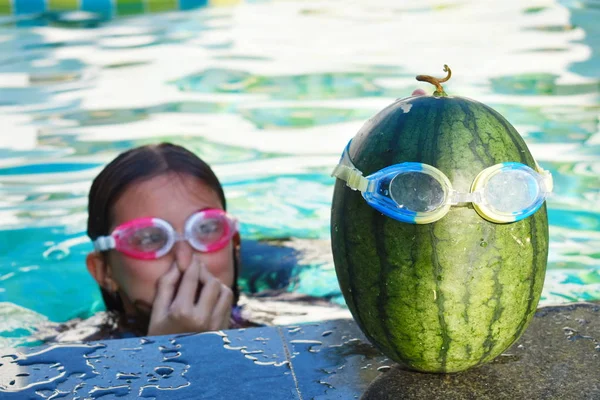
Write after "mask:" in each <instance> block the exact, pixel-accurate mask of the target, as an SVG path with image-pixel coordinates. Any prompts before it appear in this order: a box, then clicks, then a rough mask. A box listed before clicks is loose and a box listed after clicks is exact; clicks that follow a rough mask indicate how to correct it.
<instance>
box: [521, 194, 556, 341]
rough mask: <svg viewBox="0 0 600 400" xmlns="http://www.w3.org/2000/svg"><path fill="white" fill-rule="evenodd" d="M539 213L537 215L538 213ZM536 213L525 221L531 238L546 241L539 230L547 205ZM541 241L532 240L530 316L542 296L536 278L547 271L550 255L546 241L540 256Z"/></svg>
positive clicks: (523, 324) (522, 330)
mask: <svg viewBox="0 0 600 400" xmlns="http://www.w3.org/2000/svg"><path fill="white" fill-rule="evenodd" d="M536 214H537V215H536ZM536 214H534V215H533V216H531V217H529V218H527V219H525V220H524V221H527V222H528V223H529V229H530V232H531V238H532V239H535V238H538V240H539V241H546V237H547V236H545V234H543V233H540V232H538V226H537V225H538V223H543V222H544V221H545V220H546V218H547V216H546V205H545V204H544V205H543V206H542V207H541V208H540V209H539V210H538V211H537V213H536ZM540 214H543V216H541V215H540ZM538 245H539V243H538V241H536V240H532V242H531V246H532V247H533V252H532V267H533V271H532V273H531V279H532V280H533V282H531V284H530V285H529V298H528V302H527V308H526V310H525V315H526V316H529V315H531V314H532V313H534V312H535V307H536V306H537V304H538V301H539V297H540V293H538V292H539V291H537V289H538V288H537V286H538V283H537V282H536V279H537V278H538V275H539V274H540V268H543V271H542V272H545V260H546V258H547V256H548V254H547V250H548V246H547V243H544V244H543V245H542V246H541V248H545V249H546V253H545V254H543V257H541V258H540V247H538ZM543 278H544V276H543V275H542V279H543ZM542 284H543V282H542ZM528 321H529V319H528V318H523V319H522V320H521V322H520V323H519V326H518V327H517V329H516V332H515V335H514V336H513V340H517V339H518V338H519V337H520V336H521V334H522V333H523V332H524V330H525V327H526V325H527V323H528Z"/></svg>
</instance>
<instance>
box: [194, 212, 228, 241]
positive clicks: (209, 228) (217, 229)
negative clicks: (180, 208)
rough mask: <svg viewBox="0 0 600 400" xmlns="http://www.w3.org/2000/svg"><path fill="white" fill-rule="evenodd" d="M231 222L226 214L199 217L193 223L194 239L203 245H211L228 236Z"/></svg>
mask: <svg viewBox="0 0 600 400" xmlns="http://www.w3.org/2000/svg"><path fill="white" fill-rule="evenodd" d="M228 227H229V224H228V222H227V220H226V219H225V217H224V216H217V217H205V218H203V219H197V220H196V221H194V224H193V225H192V228H191V230H192V235H193V239H194V240H195V241H196V242H198V243H202V245H203V246H210V245H211V244H214V243H216V242H218V241H220V240H221V239H222V238H223V237H225V236H226V234H227V231H228Z"/></svg>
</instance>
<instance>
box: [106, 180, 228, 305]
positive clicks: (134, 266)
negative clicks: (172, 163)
mask: <svg viewBox="0 0 600 400" xmlns="http://www.w3.org/2000/svg"><path fill="white" fill-rule="evenodd" d="M205 208H216V209H221V210H222V209H223V205H222V204H221V201H220V200H219V196H218V195H217V193H216V192H215V191H214V190H213V189H211V188H210V187H209V186H208V185H206V184H205V183H204V182H202V181H201V180H199V179H197V178H195V177H193V176H190V175H178V174H174V173H166V174H163V175H159V176H156V177H154V178H151V179H149V180H145V181H141V182H137V183H134V184H132V185H130V186H129V187H128V188H127V189H125V191H124V192H123V194H122V195H121V196H120V197H119V199H118V200H117V202H116V203H115V205H114V207H113V210H112V211H113V215H112V221H111V222H112V224H111V228H110V231H111V232H112V230H113V229H114V228H115V227H117V226H118V225H120V224H123V223H125V222H128V221H131V220H133V219H136V218H142V217H156V218H161V219H163V220H165V221H167V222H168V223H169V224H171V226H172V227H173V228H174V229H175V231H176V232H178V233H183V231H184V226H185V222H186V220H187V219H188V218H189V217H190V215H192V214H193V213H194V212H196V211H198V210H201V209H205ZM232 242H233V240H231V241H230V242H229V243H228V244H227V246H225V247H224V248H222V249H220V250H217V251H215V252H212V253H200V252H198V251H197V250H195V249H194V248H193V247H192V246H191V245H190V244H189V243H188V242H187V241H179V242H177V243H175V245H174V246H173V248H172V249H171V251H170V252H169V253H167V254H166V255H164V256H162V257H160V258H158V259H156V260H139V259H135V258H131V257H128V256H126V255H124V254H122V253H120V252H118V251H114V250H112V251H110V252H109V253H108V257H107V258H106V259H107V264H106V265H105V268H106V278H108V279H109V281H108V282H110V284H111V286H113V287H112V288H111V289H112V291H114V290H115V289H116V290H118V292H119V293H120V295H121V298H122V300H123V305H124V307H125V312H126V313H127V314H132V313H136V312H137V311H142V312H149V311H150V310H151V307H152V303H153V302H154V297H155V295H156V288H157V281H158V279H159V278H160V277H161V276H162V275H164V274H165V273H166V272H167V271H168V270H169V268H170V267H171V265H173V263H176V265H177V267H178V268H179V269H180V271H181V272H184V271H185V270H186V269H187V268H188V267H189V265H190V263H191V262H192V256H193V255H194V254H196V258H197V260H199V261H201V262H202V263H204V264H205V265H206V267H207V269H208V270H209V271H210V273H212V274H213V275H214V276H215V277H216V278H217V279H219V280H220V281H221V282H222V283H223V284H224V285H227V286H228V287H231V286H232V285H233V280H234V251H233V243H232ZM100 284H101V285H102V282H100ZM103 286H104V287H106V285H103Z"/></svg>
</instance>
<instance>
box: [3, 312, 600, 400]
mask: <svg viewBox="0 0 600 400" xmlns="http://www.w3.org/2000/svg"><path fill="white" fill-rule="evenodd" d="M98 397H105V398H138V397H140V398H150V399H152V398H155V399H177V400H183V399H235V400H240V399H282V400H283V399H302V400H306V399H317V400H318V399H344V400H346V399H358V398H363V399H432V398H445V399H472V398H477V399H515V398H526V399H549V398H560V399H599V398H600V303H574V304H570V305H565V306H556V307H544V308H541V309H539V310H538V312H537V314H536V317H535V318H534V320H533V322H532V323H531V325H530V326H529V328H528V329H527V331H526V332H525V334H524V335H523V336H522V337H521V339H519V340H518V341H517V343H515V344H514V345H513V346H512V347H511V348H510V349H508V350H507V351H506V352H505V354H503V355H501V356H499V357H498V358H497V359H496V360H495V361H494V362H492V363H490V364H487V365H484V366H481V367H479V368H475V369H472V370H469V371H467V372H464V373H460V374H452V375H434V374H422V373H416V372H410V371H406V370H403V369H401V368H400V367H399V366H398V365H396V364H395V363H394V362H392V361H390V360H389V359H388V358H387V357H385V356H384V355H382V354H381V353H380V352H379V351H378V350H377V349H375V348H374V347H373V346H372V345H371V344H370V343H369V342H368V341H367V340H366V339H365V337H364V336H363V334H362V333H361V332H360V330H359V329H358V327H357V325H356V324H355V323H354V321H353V320H351V319H338V320H331V321H326V322H319V323H307V324H300V325H289V326H277V327H261V328H250V329H241V330H227V331H221V332H209V333H203V334H193V335H178V336H161V337H150V338H134V339H121V340H109V341H101V342H90V343H86V344H68V345H57V346H43V347H36V348H17V349H10V348H5V349H0V398H2V399H19V400H21V399H44V398H45V399H49V398H53V399H54V398H69V399H75V398H81V399H84V398H85V399H87V398H98Z"/></svg>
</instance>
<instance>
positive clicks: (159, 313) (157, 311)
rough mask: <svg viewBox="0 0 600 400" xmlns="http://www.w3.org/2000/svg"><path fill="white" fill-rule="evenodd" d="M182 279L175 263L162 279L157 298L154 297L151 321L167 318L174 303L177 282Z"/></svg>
mask: <svg viewBox="0 0 600 400" xmlns="http://www.w3.org/2000/svg"><path fill="white" fill-rule="evenodd" d="M180 277H181V273H180V272H179V269H178V268H177V265H175V263H173V265H171V268H170V269H169V270H168V271H167V272H166V273H165V274H164V275H163V276H161V277H160V279H159V280H158V287H157V289H156V296H155V297H154V303H153V304H152V314H151V315H150V320H156V318H158V319H162V318H164V317H165V316H166V314H167V312H168V309H169V306H170V305H171V302H172V301H173V296H174V294H175V289H176V286H177V282H178V281H179V278H180Z"/></svg>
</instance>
